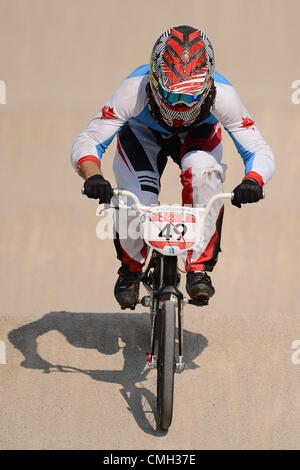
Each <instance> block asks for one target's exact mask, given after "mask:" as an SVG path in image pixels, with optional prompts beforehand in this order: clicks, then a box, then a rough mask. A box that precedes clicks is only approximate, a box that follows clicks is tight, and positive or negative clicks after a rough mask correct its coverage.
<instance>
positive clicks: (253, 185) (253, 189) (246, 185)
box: [231, 178, 263, 207]
mask: <svg viewBox="0 0 300 470" xmlns="http://www.w3.org/2000/svg"><path fill="white" fill-rule="evenodd" d="M233 193H234V198H233V199H232V201H231V203H232V204H233V205H234V206H236V207H241V204H247V203H248V202H257V201H259V200H260V199H261V198H262V197H263V190H262V187H261V186H260V185H259V184H258V183H257V182H256V181H254V180H251V179H250V178H246V179H244V181H242V183H241V184H239V185H238V186H237V187H236V188H235V189H234V190H233Z"/></svg>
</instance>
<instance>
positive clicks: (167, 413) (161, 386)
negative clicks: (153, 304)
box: [157, 300, 176, 431]
mask: <svg viewBox="0 0 300 470" xmlns="http://www.w3.org/2000/svg"><path fill="white" fill-rule="evenodd" d="M159 314H160V315H161V323H160V327H161V328H160V335H159V344H158V358H157V412H158V425H159V427H160V429H162V430H163V431H166V430H168V428H169V427H170V425H171V422H172V416H173V397H174V373H175V328H176V318H175V305H174V303H173V302H172V301H171V300H167V301H166V302H164V304H163V307H162V309H161V311H160V313H159Z"/></svg>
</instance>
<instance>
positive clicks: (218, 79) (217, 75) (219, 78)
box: [214, 70, 232, 86]
mask: <svg viewBox="0 0 300 470" xmlns="http://www.w3.org/2000/svg"><path fill="white" fill-rule="evenodd" d="M214 80H215V82H217V83H223V84H224V85H230V86H232V84H231V83H230V82H229V81H228V80H227V79H226V78H225V77H223V75H221V74H220V72H217V70H216V71H215V75H214Z"/></svg>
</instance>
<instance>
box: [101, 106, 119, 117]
mask: <svg viewBox="0 0 300 470" xmlns="http://www.w3.org/2000/svg"><path fill="white" fill-rule="evenodd" d="M100 119H117V116H116V115H115V111H114V108H113V107H111V108H108V107H107V106H103V108H102V116H101V118H100Z"/></svg>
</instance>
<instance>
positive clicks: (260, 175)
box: [71, 65, 274, 184]
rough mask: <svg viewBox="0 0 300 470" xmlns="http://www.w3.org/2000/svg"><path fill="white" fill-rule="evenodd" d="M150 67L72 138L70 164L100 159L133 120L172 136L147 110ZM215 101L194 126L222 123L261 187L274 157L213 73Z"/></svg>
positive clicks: (135, 75) (271, 169)
mask: <svg viewBox="0 0 300 470" xmlns="http://www.w3.org/2000/svg"><path fill="white" fill-rule="evenodd" d="M148 82H149V65H142V66H140V67H138V68H137V69H136V70H134V72H133V73H131V74H130V75H129V76H128V77H127V78H126V79H125V80H123V82H122V83H121V85H120V86H119V88H118V89H117V90H116V91H115V92H114V94H113V95H112V96H111V98H110V99H109V100H108V101H107V102H106V104H105V105H104V106H103V108H102V109H101V111H100V112H99V113H98V114H97V115H96V116H95V117H94V118H93V119H92V120H91V121H90V122H89V124H88V127H87V128H86V129H85V130H84V131H83V132H81V133H80V134H79V136H78V137H77V138H76V139H75V141H74V144H73V148H72V155H71V159H72V164H73V166H74V168H77V166H78V164H80V161H83V160H82V159H84V160H94V161H96V162H98V163H99V164H100V163H101V158H102V155H103V153H104V152H105V150H106V148H107V147H108V145H109V144H110V143H111V141H112V140H113V138H114V136H115V135H116V134H118V132H119V131H120V129H121V128H122V126H124V124H126V123H127V122H128V121H131V120H135V121H138V122H139V123H142V124H144V125H145V126H147V127H148V128H150V129H153V130H155V131H158V132H160V133H161V134H163V135H168V134H171V132H170V131H168V130H166V129H165V128H164V127H162V126H161V125H160V124H158V123H157V122H156V121H155V120H154V118H153V117H152V116H151V114H150V112H149V109H148V100H147V94H146V85H147V83H148ZM214 83H215V87H216V99H215V103H214V106H213V108H212V112H211V114H210V116H209V117H208V118H207V119H206V120H205V121H202V122H200V123H198V124H197V126H201V125H203V124H208V123H209V124H215V123H221V124H222V126H223V127H224V128H225V129H226V131H227V132H228V134H229V135H230V137H231V138H232V140H233V142H234V144H235V146H236V148H237V150H238V152H239V154H240V155H241V157H242V159H243V162H244V165H245V174H246V175H249V173H250V172H251V175H249V176H251V177H254V179H256V180H257V181H258V182H259V183H260V184H264V183H266V182H267V181H268V180H269V179H270V178H271V177H272V174H273V172H274V158H273V153H272V150H271V148H270V147H269V145H268V144H267V143H266V142H265V140H264V139H263V137H262V136H261V134H260V132H259V130H258V128H257V126H256V124H255V122H254V120H253V119H252V118H251V116H250V115H249V113H248V111H247V110H246V108H245V106H244V105H243V103H242V102H241V100H240V98H239V96H238V94H237V92H236V91H235V89H234V87H233V86H232V85H231V83H229V82H228V81H227V80H226V79H225V78H224V77H223V76H222V75H221V74H220V73H218V72H215V75H214Z"/></svg>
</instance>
